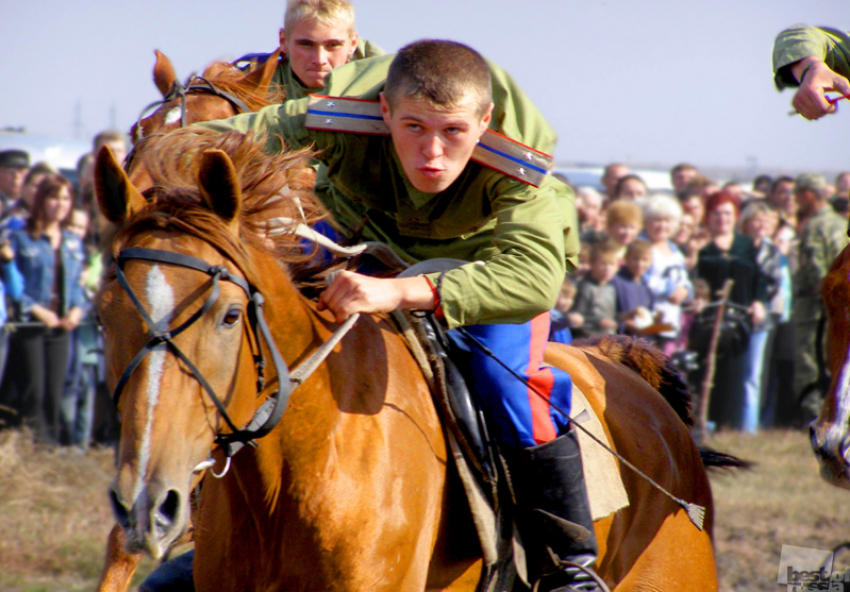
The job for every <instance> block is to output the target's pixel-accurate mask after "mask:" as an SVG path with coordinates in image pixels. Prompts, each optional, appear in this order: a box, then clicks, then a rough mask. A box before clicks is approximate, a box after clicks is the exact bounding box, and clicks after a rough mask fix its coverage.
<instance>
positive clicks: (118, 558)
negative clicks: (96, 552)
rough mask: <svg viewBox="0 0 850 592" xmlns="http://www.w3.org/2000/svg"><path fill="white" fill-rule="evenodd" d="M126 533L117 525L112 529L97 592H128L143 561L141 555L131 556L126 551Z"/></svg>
mask: <svg viewBox="0 0 850 592" xmlns="http://www.w3.org/2000/svg"><path fill="white" fill-rule="evenodd" d="M125 541H126V538H125V535H124V531H123V530H122V528H121V527H120V526H118V525H117V524H116V525H115V526H113V527H112V531H111V532H110V533H109V538H108V539H107V542H106V560H105V561H104V565H103V573H102V574H101V575H100V582H99V583H98V585H97V592H126V591H127V589H128V588H129V587H130V581H131V580H132V579H133V574H134V573H136V568H137V567H138V566H139V562H140V561H141V560H142V556H141V555H140V554H136V555H131V554H130V553H127V552H126V551H125V550H124V543H125Z"/></svg>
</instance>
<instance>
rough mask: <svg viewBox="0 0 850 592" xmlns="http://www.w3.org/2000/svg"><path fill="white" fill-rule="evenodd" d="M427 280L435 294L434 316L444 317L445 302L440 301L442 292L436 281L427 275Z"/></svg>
mask: <svg viewBox="0 0 850 592" xmlns="http://www.w3.org/2000/svg"><path fill="white" fill-rule="evenodd" d="M423 277H424V278H425V281H426V282H428V287H430V288H431V292H432V293H433V294H434V316H435V317H437V318H438V319H440V320H442V319H444V318H445V317H444V315H443V304H442V302H440V292H439V291H438V290H437V287H436V286H435V285H434V282H432V281H431V278H429V277H428V276H427V275H426V276H423Z"/></svg>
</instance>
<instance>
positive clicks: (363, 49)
mask: <svg viewBox="0 0 850 592" xmlns="http://www.w3.org/2000/svg"><path fill="white" fill-rule="evenodd" d="M386 53H387V52H385V51H384V50H383V49H381V48H380V47H378V46H377V45H375V44H374V43H371V42H369V41H366V40H365V39H358V40H357V49H355V50H354V54H353V55H352V56H351V61H355V60H362V59H363V58H372V57H375V56H382V55H385V54H386ZM272 84H277V85H279V86H281V87H283V90H284V91H285V92H286V98H287V99H289V100H295V99H303V98H304V97H306V96H307V95H309V94H310V93H319V92H321V91H320V90H319V89H315V88H307V87H306V86H304V85H303V84H301V81H300V80H298V77H297V76H295V73H294V72H293V71H292V68H290V66H289V58H288V57H286V56H284V57H283V58H281V60H280V61H279V62H278V65H277V69H276V70H275V71H274V75H273V76H272Z"/></svg>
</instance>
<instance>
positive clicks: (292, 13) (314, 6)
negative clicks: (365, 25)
mask: <svg viewBox="0 0 850 592" xmlns="http://www.w3.org/2000/svg"><path fill="white" fill-rule="evenodd" d="M279 36H280V55H281V57H280V60H279V61H278V65H277V69H276V70H275V73H274V76H273V77H272V84H273V85H278V86H280V87H281V88H283V90H284V92H285V94H286V98H287V99H290V100H294V99H301V98H303V97H306V96H307V95H308V94H310V93H311V92H316V91H317V90H319V89H321V88H323V87H324V85H325V78H326V77H327V75H328V74H330V72H331V71H332V70H333V69H334V68H338V67H339V66H342V65H343V64H347V63H348V62H352V61H355V60H362V59H363V58H371V57H374V56H379V55H384V53H385V52H384V50H382V49H381V48H380V47H378V46H377V45H375V44H374V43H371V42H369V41H366V40H365V39H360V38H358V36H357V31H356V30H355V29H354V6H353V5H352V4H351V2H348V0H291V1H290V2H289V4H288V5H287V8H286V13H285V15H284V17H283V28H282V29H281V30H280V33H279ZM269 55H270V54H248V55H247V56H244V57H242V58H240V59H239V60H237V61H236V62H235V63H236V65H238V66H240V67H241V64H242V63H245V62H249V61H250V60H252V59H259V60H265V59H267V58H268V57H269Z"/></svg>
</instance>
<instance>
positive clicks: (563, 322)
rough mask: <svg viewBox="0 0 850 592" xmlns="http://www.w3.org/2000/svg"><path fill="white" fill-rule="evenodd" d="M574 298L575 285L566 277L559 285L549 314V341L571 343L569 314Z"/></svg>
mask: <svg viewBox="0 0 850 592" xmlns="http://www.w3.org/2000/svg"><path fill="white" fill-rule="evenodd" d="M575 298H576V285H575V283H573V281H572V280H571V279H570V278H569V276H567V277H565V278H564V282H563V283H562V284H561V291H560V292H558V299H557V300H556V301H555V308H553V309H552V312H550V313H549V315H550V316H551V318H552V324H551V326H550V327H549V341H555V342H557V343H566V344H570V343H572V342H573V334H572V331H570V319H569V313H570V309H571V308H572V307H573V302H574V301H575Z"/></svg>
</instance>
